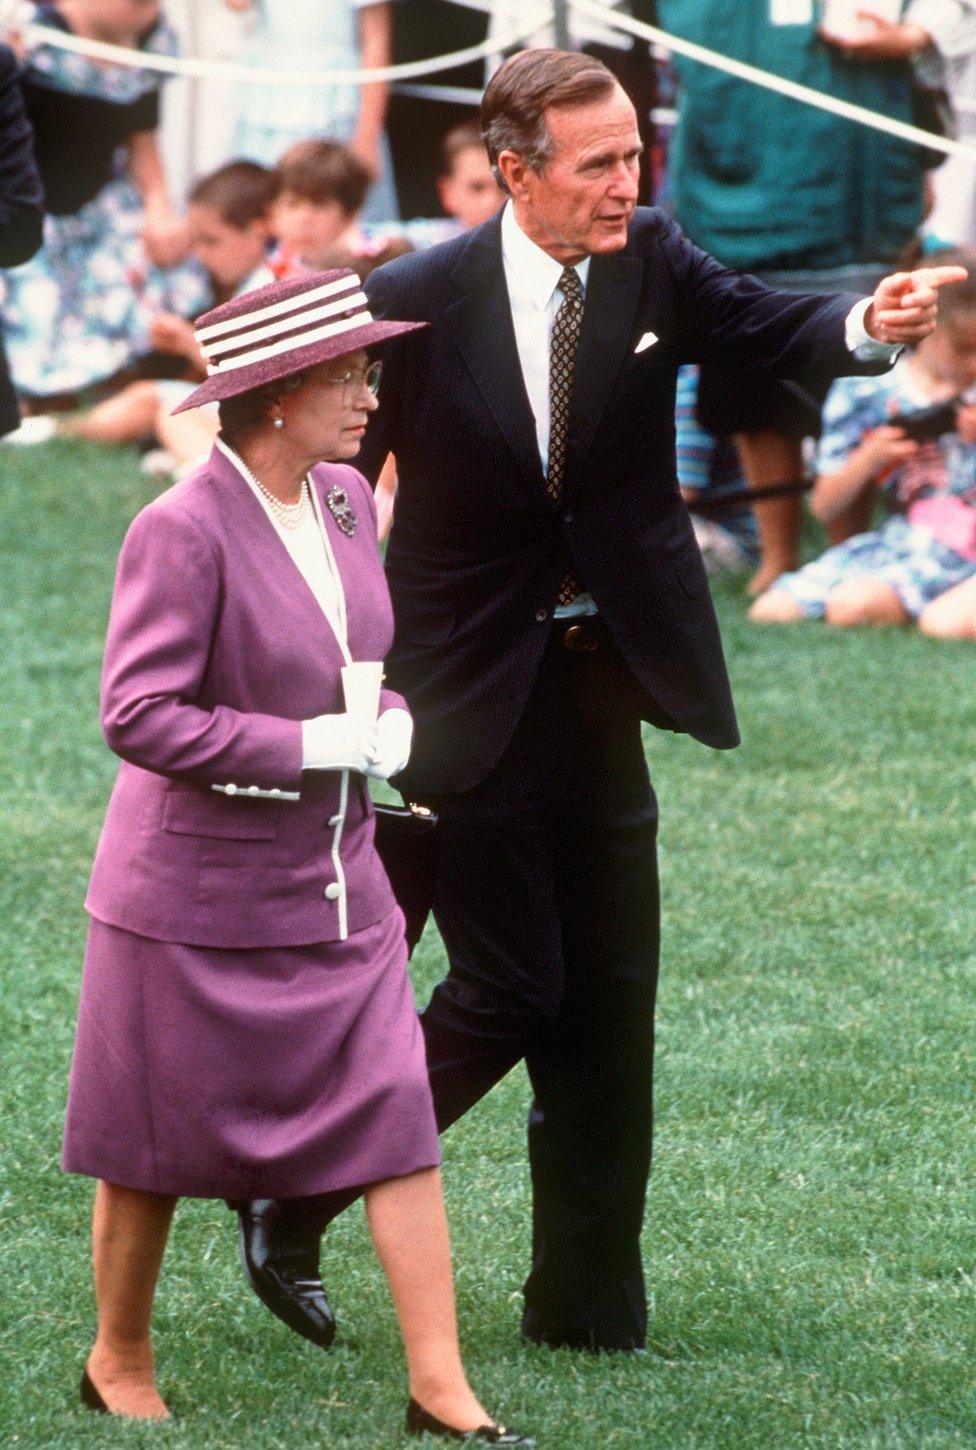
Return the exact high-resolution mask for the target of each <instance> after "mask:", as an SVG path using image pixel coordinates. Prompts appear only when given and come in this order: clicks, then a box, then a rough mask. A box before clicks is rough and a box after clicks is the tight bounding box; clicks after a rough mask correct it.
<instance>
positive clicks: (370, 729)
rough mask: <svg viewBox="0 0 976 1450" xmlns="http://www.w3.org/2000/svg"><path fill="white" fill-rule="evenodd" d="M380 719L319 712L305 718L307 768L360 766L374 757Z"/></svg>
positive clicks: (303, 729) (304, 733) (325, 768)
mask: <svg viewBox="0 0 976 1450" xmlns="http://www.w3.org/2000/svg"><path fill="white" fill-rule="evenodd" d="M377 733H378V731H377V726H376V723H375V722H374V721H372V720H370V719H368V718H367V717H366V716H364V715H350V714H349V713H348V712H344V713H343V714H341V715H316V716H315V718H314V720H303V721H302V769H303V770H358V771H361V772H362V773H363V774H364V775H365V773H366V768H367V766H368V765H369V762H370V760H371V759H372V754H373V749H374V747H375V744H376V737H377Z"/></svg>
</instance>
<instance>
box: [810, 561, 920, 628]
mask: <svg viewBox="0 0 976 1450" xmlns="http://www.w3.org/2000/svg"><path fill="white" fill-rule="evenodd" d="M825 618H826V620H827V623H828V624H833V625H835V626H836V627H838V628H840V629H851V628H853V627H854V626H856V625H859V624H874V625H893V624H909V623H910V622H911V617H910V615H909V613H908V611H907V609H906V608H905V606H904V605H903V604H902V602H901V600H900V599H899V598H898V595H897V594H896V593H895V591H894V589H892V587H891V585H890V584H886V583H885V582H884V580H882V579H874V578H872V577H871V575H870V574H863V575H861V576H860V577H858V578H854V579H845V580H844V583H843V584H838V585H837V587H836V588H835V589H832V590H831V591H830V593H829V594H828V595H827V610H826V614H825Z"/></svg>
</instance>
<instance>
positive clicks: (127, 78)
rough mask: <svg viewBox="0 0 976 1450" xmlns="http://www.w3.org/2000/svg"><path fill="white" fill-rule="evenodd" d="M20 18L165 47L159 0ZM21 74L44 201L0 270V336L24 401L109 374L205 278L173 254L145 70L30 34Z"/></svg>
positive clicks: (169, 47) (173, 230)
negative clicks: (26, 250)
mask: <svg viewBox="0 0 976 1450" xmlns="http://www.w3.org/2000/svg"><path fill="white" fill-rule="evenodd" d="M27 22H28V27H29V26H30V25H37V26H44V27H46V28H48V29H53V30H60V31H62V32H64V33H65V34H67V35H75V36H81V37H83V38H86V39H90V40H99V41H108V42H111V43H114V44H117V45H126V46H130V47H134V48H137V49H141V50H144V51H145V52H146V53H147V54H156V55H171V54H173V53H174V51H175V49H176V39H175V36H174V33H173V31H172V30H171V29H170V28H169V26H168V25H167V24H166V22H165V21H164V20H163V19H162V17H161V13H160V5H159V0H57V3H54V4H51V3H41V4H35V5H30V6H29V7H28V10H27ZM26 35H27V40H28V50H27V54H26V59H25V62H24V68H23V71H22V75H21V88H22V91H23V94H24V99H25V103H26V108H27V112H28V115H29V116H30V119H31V122H32V124H33V127H34V134H35V138H36V150H37V160H38V165H39V168H40V172H41V176H42V179H43V182H44V189H45V194H46V201H47V213H48V215H47V218H46V221H45V235H44V246H43V248H42V250H41V251H40V252H39V253H38V254H37V256H36V257H34V258H33V259H32V260H31V261H30V262H27V263H25V264H24V265H23V266H21V267H15V268H12V269H10V270H9V271H7V272H6V273H5V274H3V281H2V314H3V327H4V335H5V338H6V342H7V347H8V351H9V355H10V362H11V368H12V372H13V377H14V382H15V384H16V386H17V389H18V392H19V393H20V394H21V396H22V397H23V398H24V399H25V400H26V401H27V403H28V404H29V405H30V407H31V410H32V411H38V410H39V408H40V410H41V411H43V407H44V405H45V402H47V401H50V400H51V399H53V398H56V397H58V396H60V395H74V394H77V393H79V392H82V391H84V390H85V389H87V388H89V387H91V386H92V385H93V384H97V383H100V382H102V381H104V380H105V379H108V378H111V377H112V376H114V375H115V374H116V373H119V372H121V371H122V370H123V369H125V368H127V367H128V366H129V365H130V364H132V363H133V362H134V361H135V360H136V359H137V358H138V357H139V356H140V355H142V354H145V353H147V352H149V351H150V349H151V342H150V339H149V323H150V319H151V318H152V316H153V315H154V314H156V313H158V312H162V311H168V312H175V313H179V314H180V315H182V316H186V315H193V314H194V313H196V312H199V311H200V310H201V308H203V307H205V306H206V305H207V303H208V290H207V284H206V277H205V274H204V273H203V271H202V269H200V268H198V267H197V266H196V264H194V263H185V260H184V259H185V257H186V252H187V237H186V231H185V227H184V226H183V224H182V222H181V221H180V219H179V218H178V217H177V216H176V214H175V213H174V211H173V208H172V206H171V204H170V200H169V196H168V192H167V188H166V182H165V178H164V176H163V169H162V163H161V160H160V156H159V151H158V148H157V145H156V128H157V125H158V122H159V92H160V87H161V84H162V80H163V77H162V75H161V74H160V73H159V72H157V71H151V70H140V69H138V68H135V67H132V66H125V65H118V64H114V63H106V62H102V61H94V60H92V59H91V58H89V57H88V56H84V55H80V54H74V53H72V52H70V51H66V50H62V49H60V48H59V47H58V46H56V45H54V44H51V43H49V42H48V41H47V40H45V39H36V38H35V39H34V40H32V38H31V32H30V29H29V28H28V29H27V31H26Z"/></svg>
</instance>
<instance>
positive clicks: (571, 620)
mask: <svg viewBox="0 0 976 1450" xmlns="http://www.w3.org/2000/svg"><path fill="white" fill-rule="evenodd" d="M552 632H553V637H554V638H555V639H556V640H558V641H559V643H560V644H561V645H562V647H563V649H568V650H570V651H571V652H572V653H573V654H586V655H589V654H595V653H596V651H597V650H599V649H602V648H603V647H604V646H605V645H606V644H607V643H608V642H609V638H610V636H609V634H608V633H607V629H606V626H605V625H604V623H603V621H602V620H601V619H600V617H599V615H596V614H575V615H570V616H569V617H568V618H566V619H556V620H554V621H553V626H552Z"/></svg>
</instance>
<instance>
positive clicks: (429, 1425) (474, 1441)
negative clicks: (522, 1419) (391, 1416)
mask: <svg viewBox="0 0 976 1450" xmlns="http://www.w3.org/2000/svg"><path fill="white" fill-rule="evenodd" d="M407 1434H408V1435H440V1436H441V1438H442V1439H446V1440H463V1441H465V1442H466V1443H467V1444H468V1445H514V1446H518V1447H520V1450H535V1441H534V1440H533V1439H532V1437H531V1436H530V1435H520V1434H519V1433H518V1431H517V1430H506V1429H505V1426H504V1425H481V1426H480V1427H479V1428H478V1429H477V1430H456V1429H455V1428H454V1426H453V1425H445V1424H444V1421H443V1420H438V1418H437V1416H436V1415H432V1414H431V1413H430V1411H429V1410H425V1409H424V1407H423V1405H418V1404H417V1401H416V1400H411V1401H410V1403H409V1404H408V1405H407Z"/></svg>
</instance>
